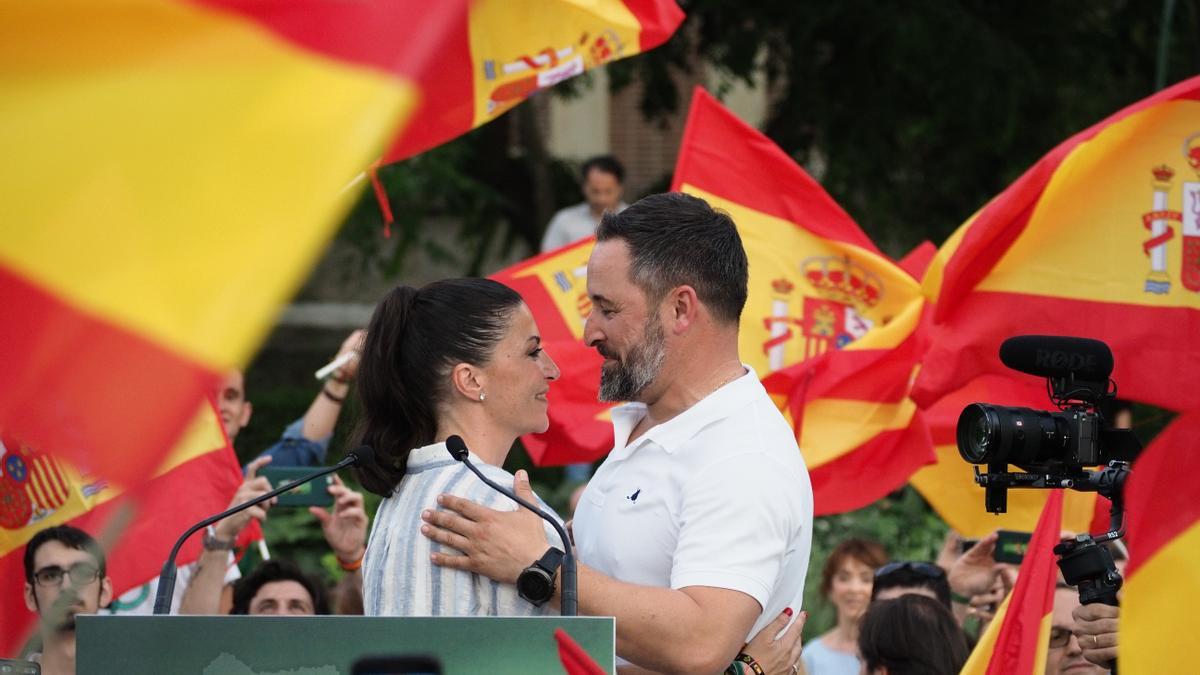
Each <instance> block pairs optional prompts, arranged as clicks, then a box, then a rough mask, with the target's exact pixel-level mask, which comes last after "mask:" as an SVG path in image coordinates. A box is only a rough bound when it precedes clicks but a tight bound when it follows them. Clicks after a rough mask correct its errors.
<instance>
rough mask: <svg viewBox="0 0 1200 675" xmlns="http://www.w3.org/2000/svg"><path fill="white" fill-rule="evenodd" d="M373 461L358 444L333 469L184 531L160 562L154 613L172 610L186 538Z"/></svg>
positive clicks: (367, 450)
mask: <svg viewBox="0 0 1200 675" xmlns="http://www.w3.org/2000/svg"><path fill="white" fill-rule="evenodd" d="M373 461H375V450H374V449H373V448H371V446H369V445H360V446H358V448H356V449H355V450H353V451H352V452H348V453H346V456H345V457H344V458H343V459H342V461H340V462H338V463H337V464H334V465H333V466H327V467H324V468H322V469H320V470H318V471H314V472H313V473H312V474H311V475H308V476H305V477H304V478H302V479H300V480H298V481H295V482H292V483H288V484H287V485H281V486H280V487H277V488H275V489H274V490H271V491H270V492H268V493H266V494H263V495H259V496H257V497H255V498H254V499H251V500H250V501H248V502H245V503H242V504H238V505H237V506H233V507H231V508H229V509H226V510H225V511H222V512H220V513H218V514H217V515H215V516H211V517H209V518H205V519H204V520H202V521H200V522H198V523H196V524H195V525H193V526H191V527H190V528H188V530H187V532H184V533H183V536H181V537H179V539H178V540H177V541H176V542H175V546H174V547H172V548H171V554H170V555H169V556H167V561H166V562H165V563H163V568H162V572H160V573H159V575H158V594H157V595H155V596H154V613H155V614H167V613H169V612H170V611H171V596H173V595H175V573H176V572H177V570H178V568H177V567H176V566H175V558H176V557H177V556H178V555H179V549H180V548H181V547H182V546H183V542H185V541H187V539H188V537H190V536H192V535H193V534H195V533H196V532H197V531H199V530H201V529H203V528H205V527H208V526H209V525H212V524H213V523H215V522H217V521H219V520H223V519H225V518H228V517H229V516H232V515H233V514H235V513H238V512H239V511H245V510H246V509H248V508H250V507H251V506H254V505H255V504H261V503H262V502H265V501H267V500H268V499H271V498H272V497H277V496H279V495H281V494H283V493H284V492H287V491H288V490H294V489H296V488H298V487H300V486H301V485H304V484H305V483H309V482H312V481H314V480H316V479H318V478H320V477H321V476H325V475H328V474H331V473H333V472H335V471H340V470H342V469H344V468H346V467H348V466H363V465H364V464H370V463H371V462H373Z"/></svg>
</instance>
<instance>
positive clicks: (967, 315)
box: [913, 77, 1200, 410]
mask: <svg viewBox="0 0 1200 675" xmlns="http://www.w3.org/2000/svg"><path fill="white" fill-rule="evenodd" d="M924 283H925V287H926V293H927V295H928V297H930V298H934V299H936V302H937V309H936V311H935V312H934V316H933V332H932V335H931V344H930V348H929V352H928V354H927V355H926V357H925V359H924V368H923V369H922V371H921V374H920V377H919V378H918V380H917V384H916V386H915V388H914V392H913V397H914V398H915V399H916V400H917V402H918V403H920V404H921V406H922V407H928V406H930V405H932V404H934V403H935V402H936V401H937V400H938V399H940V398H941V397H942V396H945V395H947V394H949V393H951V392H952V391H954V390H956V389H958V388H960V387H962V386H964V385H966V384H967V383H969V382H970V381H971V380H972V379H974V378H975V377H976V376H977V375H979V374H982V373H1005V372H1008V371H1006V370H1005V369H1004V368H1003V367H1002V366H1001V365H1000V363H999V361H998V359H997V358H996V354H997V350H998V348H999V345H1000V343H1001V342H1002V341H1003V340H1004V339H1006V338H1008V337H1011V336H1013V335H1018V334H1054V335H1077V336H1083V337H1093V338H1097V339H1100V340H1103V341H1105V342H1107V343H1108V344H1109V345H1110V346H1111V347H1112V350H1113V353H1114V355H1115V356H1116V363H1117V367H1116V370H1115V371H1114V373H1113V378H1114V379H1115V380H1116V382H1117V383H1118V384H1119V385H1120V395H1121V396H1122V398H1126V399H1131V400H1137V401H1142V402H1146V403H1152V404H1154V405H1157V406H1160V407H1164V408H1169V409H1172V410H1190V409H1196V408H1198V407H1200V389H1197V388H1196V387H1173V386H1163V385H1164V382H1193V381H1196V380H1197V379H1200V341H1197V340H1195V339H1194V337H1195V336H1196V334H1197V332H1198V331H1200V77H1195V78H1192V79H1190V80H1186V81H1184V82H1181V83H1179V84H1177V85H1175V86H1173V87H1171V88H1169V89H1166V90H1164V91H1161V92H1159V93H1157V94H1155V95H1154V96H1151V97H1150V98H1147V99H1145V100H1143V101H1140V102H1138V103H1135V104H1133V105H1131V106H1129V107H1128V108H1125V109H1124V110H1121V111H1120V112H1118V113H1116V114H1114V115H1112V116H1111V117H1109V118H1108V119H1105V120H1104V121H1102V122H1100V123H1098V124H1096V125H1094V126H1092V127H1090V128H1088V129H1086V130H1084V131H1082V132H1080V133H1078V134H1076V135H1074V136H1072V137H1071V138H1069V139H1067V140H1066V141H1064V142H1063V143H1062V144H1060V145H1059V146H1058V147H1056V148H1054V149H1053V150H1052V151H1051V152H1050V153H1049V154H1047V155H1046V156H1045V157H1043V158H1042V159H1041V160H1040V161H1039V162H1038V163H1037V164H1035V165H1034V166H1033V167H1032V168H1030V169H1029V170H1028V171H1027V172H1026V173H1025V174H1024V175H1023V176H1021V177H1020V178H1019V179H1018V180H1017V181H1016V182H1015V183H1013V184H1012V185H1011V186H1010V187H1009V188H1008V189H1006V190H1005V191H1004V192H1002V193H1001V194H1000V195H998V196H997V197H995V198H994V199H992V201H990V202H989V203H988V204H986V205H985V206H984V207H983V208H982V209H980V210H979V212H978V213H976V214H975V215H974V216H972V217H971V218H970V219H969V220H968V221H967V222H966V223H965V224H964V225H963V226H962V227H960V228H959V230H958V231H957V232H955V234H954V235H952V236H951V238H950V239H949V240H947V242H946V243H945V244H944V245H943V247H942V250H941V251H940V252H939V255H938V259H937V260H935V262H934V264H933V265H931V267H930V270H929V273H927V274H926V277H925V280H924Z"/></svg>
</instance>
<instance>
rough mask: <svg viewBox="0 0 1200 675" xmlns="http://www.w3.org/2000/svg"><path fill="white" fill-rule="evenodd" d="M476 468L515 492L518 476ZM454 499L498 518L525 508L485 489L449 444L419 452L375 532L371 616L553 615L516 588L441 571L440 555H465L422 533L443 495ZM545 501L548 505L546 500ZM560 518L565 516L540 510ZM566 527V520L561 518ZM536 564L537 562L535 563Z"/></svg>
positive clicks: (554, 540) (366, 588) (367, 580)
mask: <svg viewBox="0 0 1200 675" xmlns="http://www.w3.org/2000/svg"><path fill="white" fill-rule="evenodd" d="M471 461H472V462H473V463H474V464H475V465H476V466H477V467H478V468H479V470H480V471H481V472H483V474H484V475H485V476H487V477H488V478H490V479H492V480H494V481H496V482H497V483H499V484H500V485H503V486H505V487H510V486H511V485H512V483H513V476H512V474H510V473H508V472H507V471H505V470H503V469H500V468H498V467H495V466H491V465H489V464H485V463H483V461H482V460H480V459H479V458H478V457H476V456H475V455H474V454H472V455H471ZM440 494H453V495H457V496H459V497H464V498H466V499H470V500H471V501H473V502H475V503H476V504H479V505H481V506H486V507H488V508H492V509H496V510H498V511H514V510H516V509H517V508H520V507H518V506H517V504H516V503H514V502H513V501H512V500H511V499H509V498H508V497H505V496H504V495H502V494H500V493H499V492H496V491H495V490H493V489H492V488H490V487H488V486H487V485H485V484H484V483H483V482H482V481H480V480H479V478H478V477H477V476H476V475H475V474H473V473H471V471H470V470H469V469H468V468H467V467H466V466H464V465H463V464H462V463H461V462H458V461H455V460H454V459H453V458H452V457H451V456H450V453H449V452H448V451H447V450H446V444H445V443H435V444H433V445H427V446H425V447H423V448H417V449H416V450H413V451H412V452H411V453H409V456H408V468H407V471H406V473H405V474H404V478H403V479H401V481H400V485H398V486H397V487H396V489H395V490H394V491H393V492H392V495H391V496H390V497H388V498H386V499H384V500H383V502H381V503H380V505H379V511H378V512H376V514H375V523H374V524H373V525H372V526H371V539H370V542H369V543H368V545H367V555H366V559H365V560H364V561H363V608H364V611H365V613H366V614H367V615H368V616H542V615H546V614H553V613H554V610H553V609H552V608H550V606H549V605H543V606H541V607H534V606H533V605H531V604H529V603H528V602H526V601H525V600H522V599H521V598H520V597H518V596H517V589H516V587H515V586H513V585H511V584H502V583H499V582H496V581H492V580H491V579H488V578H487V577H483V576H480V575H478V574H471V573H469V572H463V571H460V570H453V569H447V568H444V567H438V566H436V565H434V564H433V563H432V562H430V560H429V556H430V554H431V553H433V552H435V551H436V552H442V551H445V552H448V553H452V554H454V553H459V551H457V550H454V549H452V548H449V547H446V546H443V545H441V544H438V543H436V542H434V541H432V540H430V539H428V538H426V537H425V536H424V535H422V534H421V529H420V528H421V523H422V521H421V511H423V510H425V509H436V508H437V496H438V495H440ZM539 502H540V500H539ZM540 505H541V507H542V508H543V509H546V511H547V512H549V513H550V514H551V515H553V516H554V517H555V518H558V515H557V514H555V513H554V512H553V511H551V510H550V508H549V507H548V506H546V505H545V503H541V504H540ZM560 522H561V519H560ZM546 537H547V539H548V541H549V542H550V545H551V546H557V547H558V548H559V549H562V548H563V545H562V541H561V540H560V539H559V537H558V535H557V533H555V532H554V530H553V528H551V527H550V525H549V523H547V524H546ZM530 562H531V563H532V562H533V561H532V560H531V561H530Z"/></svg>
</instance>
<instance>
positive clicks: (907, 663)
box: [858, 595, 970, 675]
mask: <svg viewBox="0 0 1200 675" xmlns="http://www.w3.org/2000/svg"><path fill="white" fill-rule="evenodd" d="M858 653H859V655H860V657H861V658H862V661H863V664H864V665H866V667H867V672H872V671H874V670H876V669H879V668H887V672H888V675H908V674H910V673H911V674H912V675H957V673H958V672H959V670H960V669H961V668H962V666H963V664H964V663H966V662H967V656H968V655H969V654H970V650H969V649H968V647H967V637H966V635H964V634H963V632H962V629H961V628H959V627H958V623H956V622H955V621H954V615H953V614H952V613H951V612H950V610H948V609H946V608H945V607H944V606H942V604H941V603H940V602H938V601H937V600H934V599H933V598H930V597H927V596H924V595H902V596H900V597H898V598H896V599H895V600H877V601H875V602H872V603H871V604H870V605H869V606H868V607H867V611H866V613H865V614H864V615H863V618H862V623H861V624H860V625H859V631H858Z"/></svg>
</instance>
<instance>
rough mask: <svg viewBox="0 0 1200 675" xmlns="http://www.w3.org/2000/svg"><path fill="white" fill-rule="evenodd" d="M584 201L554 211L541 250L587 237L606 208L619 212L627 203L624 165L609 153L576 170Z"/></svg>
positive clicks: (585, 163)
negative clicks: (580, 182)
mask: <svg viewBox="0 0 1200 675" xmlns="http://www.w3.org/2000/svg"><path fill="white" fill-rule="evenodd" d="M579 174H580V178H581V179H582V181H583V183H582V190H583V198H584V201H583V202H582V203H580V204H576V205H575V206H568V207H567V208H565V209H563V210H561V211H559V212H558V213H556V214H554V217H553V218H551V219H550V224H549V225H547V226H546V234H545V235H543V236H542V252H543V253H544V252H546V251H552V250H554V249H556V248H560V247H563V246H566V245H567V244H570V243H573V242H576V241H579V240H580V239H583V238H584V237H590V236H592V235H593V234H595V233H596V226H597V225H599V224H600V216H603V215H604V213H605V212H606V211H612V212H613V213H620V212H621V211H623V210H625V207H626V206H627V204H626V203H625V202H623V201H621V196H622V195H623V194H624V181H625V167H623V166H621V163H620V162H618V161H617V158H616V157H613V156H612V155H601V156H599V157H592V158H591V159H589V160H588V161H586V162H584V163H583V167H582V168H580V170H579Z"/></svg>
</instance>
